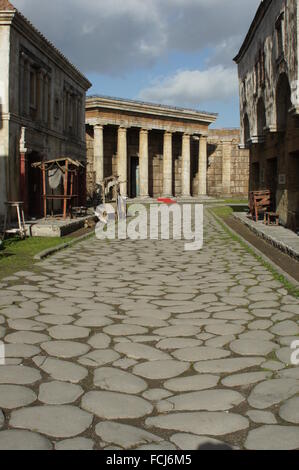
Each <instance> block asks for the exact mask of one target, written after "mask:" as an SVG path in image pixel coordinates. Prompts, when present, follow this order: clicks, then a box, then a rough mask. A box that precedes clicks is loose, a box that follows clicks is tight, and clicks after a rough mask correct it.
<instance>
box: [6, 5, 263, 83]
mask: <svg viewBox="0 0 299 470" xmlns="http://www.w3.org/2000/svg"><path fill="white" fill-rule="evenodd" d="M12 2H13V3H14V4H15V6H16V7H17V8H19V9H20V10H21V11H22V12H23V13H24V14H25V15H26V16H27V17H28V18H29V19H30V20H32V22H33V23H34V24H35V25H36V26H37V27H38V28H39V29H40V30H41V31H42V32H43V33H44V34H45V35H46V36H47V37H48V38H49V39H50V40H52V41H53V42H55V44H56V45H57V47H58V48H59V49H61V50H62V52H64V53H65V54H66V55H67V56H68V57H69V58H70V59H71V60H72V61H73V62H74V63H75V64H76V65H78V66H79V67H80V68H81V69H82V70H83V71H84V72H89V73H90V72H96V73H105V74H111V75H114V74H115V73H117V74H118V75H119V74H122V73H124V72H127V71H131V70H133V69H138V68H140V67H143V68H144V67H150V66H152V65H153V64H154V63H155V62H156V61H158V60H159V59H162V58H163V57H164V56H165V55H166V54H167V53H169V52H176V51H183V52H192V51H193V52H199V51H202V50H203V49H204V48H207V47H209V48H211V49H212V51H213V50H215V54H216V56H215V60H214V62H213V65H214V63H216V62H215V61H216V60H219V62H218V63H219V64H223V63H228V59H229V58H228V54H218V55H217V50H219V48H221V45H223V44H224V43H225V42H228V43H229V44H230V50H229V54H232V55H234V54H235V53H236V52H237V49H238V47H239V45H240V41H241V39H242V37H244V36H245V33H246V31H247V28H248V25H249V23H250V21H251V19H252V17H253V14H254V11H255V9H256V8H257V6H258V4H259V0H246V1H244V0H51V1H50V2H49V1H47V0H12ZM225 51H227V49H226V48H224V52H225ZM231 58H232V57H231Z"/></svg>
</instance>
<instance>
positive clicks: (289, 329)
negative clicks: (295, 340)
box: [270, 320, 299, 336]
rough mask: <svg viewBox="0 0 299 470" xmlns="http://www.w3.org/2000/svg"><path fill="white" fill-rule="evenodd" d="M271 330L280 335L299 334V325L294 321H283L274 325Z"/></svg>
mask: <svg viewBox="0 0 299 470" xmlns="http://www.w3.org/2000/svg"><path fill="white" fill-rule="evenodd" d="M270 331H271V332H272V333H274V334H275V335H278V336H290V335H298V334H299V326H298V324H297V323H295V322H294V321H290V320H289V321H282V322H280V323H277V324H276V325H274V326H273V327H272V328H271V330H270Z"/></svg>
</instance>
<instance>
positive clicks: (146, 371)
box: [133, 361, 189, 380]
mask: <svg viewBox="0 0 299 470" xmlns="http://www.w3.org/2000/svg"><path fill="white" fill-rule="evenodd" d="M188 369H189V364H186V363H183V362H179V361H153V362H151V361H150V362H143V363H141V364H137V365H136V366H135V367H134V368H133V373H134V374H136V375H140V376H141V377H145V378H147V379H152V380H161V379H170V378H172V377H178V376H179V375H181V374H183V373H184V372H186V370H188Z"/></svg>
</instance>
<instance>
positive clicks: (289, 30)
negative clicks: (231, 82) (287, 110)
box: [238, 0, 298, 144]
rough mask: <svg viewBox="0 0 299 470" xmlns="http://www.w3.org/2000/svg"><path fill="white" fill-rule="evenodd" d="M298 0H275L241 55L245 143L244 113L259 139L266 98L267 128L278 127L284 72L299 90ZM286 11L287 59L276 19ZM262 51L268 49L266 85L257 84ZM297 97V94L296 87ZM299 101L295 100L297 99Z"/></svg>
mask: <svg viewBox="0 0 299 470" xmlns="http://www.w3.org/2000/svg"><path fill="white" fill-rule="evenodd" d="M297 5H298V1H297V0H275V1H272V2H271V4H270V7H269V8H268V10H267V13H266V15H265V16H264V18H263V20H262V21H261V23H260V25H259V26H258V28H257V31H256V33H255V37H254V40H253V41H252V42H251V44H250V45H249V47H248V49H247V51H246V53H245V55H244V57H243V58H242V59H241V61H240V63H239V66H238V69H239V89H240V114H241V144H246V142H244V116H245V114H247V115H248V118H249V125H250V137H251V138H252V139H253V140H254V141H255V140H256V138H257V137H258V123H257V104H258V101H259V99H260V98H262V99H263V101H264V104H265V110H266V128H268V129H269V130H270V131H275V130H276V128H277V126H276V123H277V117H276V88H277V84H278V80H279V76H280V74H281V73H286V74H287V75H288V78H289V82H290V85H292V86H294V87H297V90H298V83H297V80H298V48H297V42H298V30H297V23H298V9H297ZM282 12H284V22H283V25H284V26H283V34H284V45H285V51H284V59H281V58H280V59H279V58H278V51H277V41H276V28H275V23H276V20H277V18H278V17H279V15H280V14H281V13H282ZM259 51H264V53H265V82H264V85H263V86H257V85H256V71H255V65H256V62H257V58H258V54H259ZM294 92H295V93H294V94H293V99H295V97H296V95H297V94H296V88H295V89H294ZM293 104H294V105H295V104H296V103H295V102H294V103H293Z"/></svg>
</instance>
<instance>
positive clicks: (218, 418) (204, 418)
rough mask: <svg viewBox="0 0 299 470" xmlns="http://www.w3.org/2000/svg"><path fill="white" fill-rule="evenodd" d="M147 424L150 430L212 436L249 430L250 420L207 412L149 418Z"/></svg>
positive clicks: (222, 413) (236, 415)
mask: <svg viewBox="0 0 299 470" xmlns="http://www.w3.org/2000/svg"><path fill="white" fill-rule="evenodd" d="M145 424H146V426H147V427H148V428H150V427H155V428H161V429H170V430H177V431H181V432H187V433H195V434H199V435H203V434H208V435H210V436H222V435H226V434H232V433H234V432H237V431H242V430H244V429H247V428H248V426H249V422H248V419H247V418H244V417H243V416H240V415H238V414H233V413H230V414H227V413H225V412H205V411H203V412H192V413H174V414H168V415H167V416H158V417H155V418H147V420H146V422H145Z"/></svg>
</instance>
